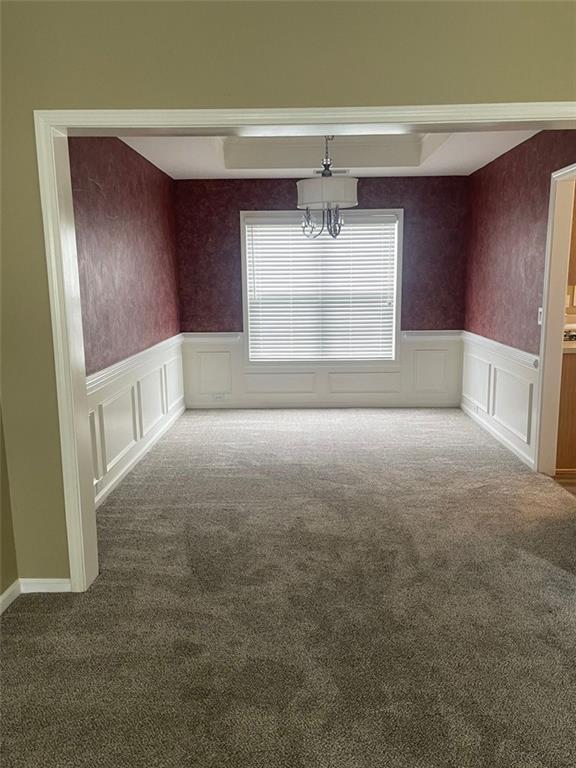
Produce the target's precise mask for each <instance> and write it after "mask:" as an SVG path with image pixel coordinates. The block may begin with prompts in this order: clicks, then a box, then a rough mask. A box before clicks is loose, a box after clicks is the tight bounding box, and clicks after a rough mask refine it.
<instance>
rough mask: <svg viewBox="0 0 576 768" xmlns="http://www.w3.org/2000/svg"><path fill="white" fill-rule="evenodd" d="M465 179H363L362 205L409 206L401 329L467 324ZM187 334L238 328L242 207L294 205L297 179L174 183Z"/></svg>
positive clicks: (288, 207)
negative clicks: (465, 316)
mask: <svg viewBox="0 0 576 768" xmlns="http://www.w3.org/2000/svg"><path fill="white" fill-rule="evenodd" d="M467 190H468V179H467V178H465V177H429V178H422V177H420V178H378V179H360V181H359V184H358V200H359V206H360V208H403V209H404V261H403V278H402V282H403V290H402V328H403V329H404V330H449V329H452V330H459V329H461V328H462V327H463V323H464V295H465V277H466V275H465V257H466V242H467V226H468V196H467V195H468V192H467ZM175 202H176V231H177V252H178V262H179V284H180V308H181V318H182V330H183V331H241V330H242V278H241V252H240V211H250V210H291V209H295V208H296V182H295V180H293V179H281V180H279V179H234V180H209V181H176V182H175Z"/></svg>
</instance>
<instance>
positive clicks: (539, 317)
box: [538, 307, 544, 325]
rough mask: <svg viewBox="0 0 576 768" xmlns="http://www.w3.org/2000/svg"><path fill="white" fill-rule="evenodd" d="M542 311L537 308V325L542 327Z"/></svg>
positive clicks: (540, 308)
mask: <svg viewBox="0 0 576 768" xmlns="http://www.w3.org/2000/svg"><path fill="white" fill-rule="evenodd" d="M543 314H544V313H543V310H542V307H538V325H542V316H543Z"/></svg>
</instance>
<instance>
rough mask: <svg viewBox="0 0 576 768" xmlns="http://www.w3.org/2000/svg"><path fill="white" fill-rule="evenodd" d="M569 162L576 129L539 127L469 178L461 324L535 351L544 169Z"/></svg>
mask: <svg viewBox="0 0 576 768" xmlns="http://www.w3.org/2000/svg"><path fill="white" fill-rule="evenodd" d="M574 162H576V131H546V132H543V133H539V134H537V135H536V136H534V137H533V138H531V139H529V140H528V141H526V142H524V143H523V144H520V145H519V146H518V147H515V148H514V149H512V150H510V152H507V153H506V154H505V155H502V156H501V157H499V158H497V159H496V160H494V161H493V162H492V163H489V164H488V165H486V166H485V167H484V168H481V169H480V170H479V171H476V173H474V174H472V176H471V177H470V193H471V197H470V201H471V223H470V242H469V251H468V275H467V286H466V325H465V328H466V330H469V331H473V332H474V333H478V334H481V335H482V336H487V337H488V338H490V339H495V340H496V341H500V342H502V343H503V344H509V345H510V346H512V347H518V348H520V349H524V350H526V351H527V352H534V353H537V352H538V350H539V346H540V327H539V325H538V307H540V306H541V305H542V292H543V285H544V261H545V253H546V230H547V225H548V202H549V197H550V174H551V173H552V172H553V171H556V170H558V169H559V168H563V167H565V166H567V165H570V164H572V163H574Z"/></svg>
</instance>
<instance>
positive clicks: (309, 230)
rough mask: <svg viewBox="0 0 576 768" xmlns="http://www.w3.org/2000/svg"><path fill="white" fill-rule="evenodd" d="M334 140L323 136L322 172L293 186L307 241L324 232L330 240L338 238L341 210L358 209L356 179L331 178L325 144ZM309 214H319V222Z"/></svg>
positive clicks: (348, 177) (329, 161)
mask: <svg viewBox="0 0 576 768" xmlns="http://www.w3.org/2000/svg"><path fill="white" fill-rule="evenodd" d="M333 139H334V136H325V137H324V143H325V151H324V159H323V160H322V169H323V170H322V171H321V173H320V176H319V177H318V178H315V179H302V180H301V181H299V182H297V186H298V208H299V209H300V210H303V211H304V216H303V218H302V231H303V232H304V234H305V235H306V237H309V238H312V239H314V238H316V237H319V236H320V235H321V234H322V232H324V230H326V231H327V232H328V234H329V235H331V236H332V237H338V235H339V234H340V230H341V229H342V214H341V212H340V211H341V209H342V208H354V206H356V205H358V197H357V185H358V179H354V178H352V177H351V176H339V177H335V176H334V175H333V173H332V170H331V166H332V160H331V159H330V153H329V150H328V142H329V141H332V140H333ZM312 211H322V218H321V219H320V217H318V219H315V218H314V215H313V213H312Z"/></svg>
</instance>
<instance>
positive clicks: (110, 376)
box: [86, 333, 182, 395]
mask: <svg viewBox="0 0 576 768" xmlns="http://www.w3.org/2000/svg"><path fill="white" fill-rule="evenodd" d="M180 344H182V334H181V333H178V334H176V335H175V336H170V338H168V339H164V341H160V342H158V344H154V346H152V347H148V349H143V350H142V351H141V352H137V353H136V354H135V355H131V356H130V357H126V358H124V360H120V361H119V362H117V363H114V364H113V365H110V366H108V368H103V369H102V370H101V371H96V372H95V373H92V374H90V376H87V377H86V391H87V393H88V394H89V395H90V394H92V393H93V392H95V391H96V390H97V389H100V388H101V387H103V386H105V385H106V384H110V383H111V382H113V381H114V380H115V379H117V378H119V377H120V376H123V375H124V374H125V373H128V372H131V371H133V370H134V369H135V368H138V367H140V366H143V365H146V364H147V362H148V360H149V359H150V357H151V356H153V355H156V354H157V353H159V352H166V350H168V349H170V348H172V347H178V346H180Z"/></svg>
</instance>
